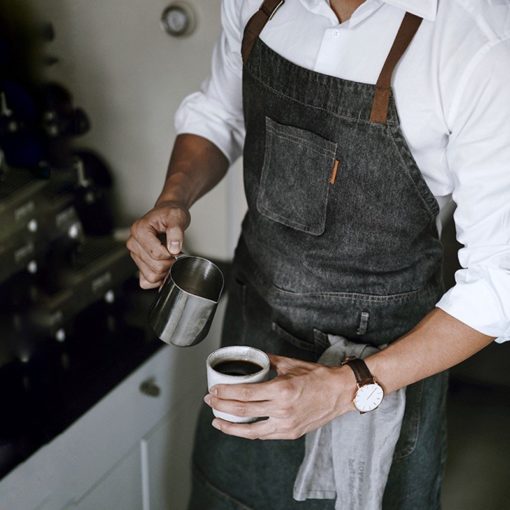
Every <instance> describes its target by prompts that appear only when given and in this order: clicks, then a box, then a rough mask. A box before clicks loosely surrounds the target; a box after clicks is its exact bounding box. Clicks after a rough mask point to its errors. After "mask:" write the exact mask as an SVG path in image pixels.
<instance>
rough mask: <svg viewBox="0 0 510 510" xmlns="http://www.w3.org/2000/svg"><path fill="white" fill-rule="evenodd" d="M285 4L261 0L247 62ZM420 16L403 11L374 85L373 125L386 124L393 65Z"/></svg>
mask: <svg viewBox="0 0 510 510" xmlns="http://www.w3.org/2000/svg"><path fill="white" fill-rule="evenodd" d="M284 3H285V0H264V2H263V3H262V5H261V6H260V9H259V10H258V11H257V12H256V13H255V14H254V15H253V16H252V17H251V18H250V20H249V21H248V23H247V25H246V27H245V29H244V36H243V43H242V47H241V54H242V57H243V62H244V63H246V62H247V60H248V57H249V56H250V53H251V50H252V48H253V45H254V44H255V41H256V40H257V39H258V37H259V35H260V33H261V32H262V30H263V29H264V27H265V26H266V24H267V22H268V21H269V20H270V19H271V18H272V17H273V16H274V15H275V13H276V11H277V10H278V9H279V8H280V7H281V6H282V5H283V4H284ZM422 21H423V20H422V18H419V17H418V16H415V15H414V14H411V13H409V12H406V14H405V16H404V19H403V20H402V23H401V25H400V28H399V30H398V32H397V35H396V37H395V40H394V41H393V45H392V47H391V49H390V52H389V53H388V56H387V57H386V61H385V62H384V65H383V68H382V70H381V74H380V75H379V78H378V79H377V83H376V85H375V93H374V101H373V103H372V112H371V114H370V121H371V122H374V123H376V124H386V120H387V118H388V109H389V104H390V96H391V77H392V75H393V71H394V69H395V66H396V65H397V64H398V62H399V60H400V58H401V57H402V55H403V54H404V53H405V51H406V50H407V48H408V46H409V44H411V41H412V40H413V37H414V35H415V34H416V32H417V31H418V28H420V24H421V22H422Z"/></svg>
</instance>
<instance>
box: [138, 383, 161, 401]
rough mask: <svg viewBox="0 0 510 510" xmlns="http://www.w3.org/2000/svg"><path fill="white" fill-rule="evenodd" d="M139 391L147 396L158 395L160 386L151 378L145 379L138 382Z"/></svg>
mask: <svg viewBox="0 0 510 510" xmlns="http://www.w3.org/2000/svg"><path fill="white" fill-rule="evenodd" d="M140 391H141V392H142V393H143V394H144V395H147V396H148V397H154V398H156V397H159V395H160V394H161V388H160V387H159V386H158V385H157V384H156V382H155V380H154V379H153V378H151V379H147V380H146V381H144V382H143V383H142V384H140Z"/></svg>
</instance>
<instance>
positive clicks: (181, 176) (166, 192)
mask: <svg viewBox="0 0 510 510" xmlns="http://www.w3.org/2000/svg"><path fill="white" fill-rule="evenodd" d="M191 189H192V185H191V183H190V179H189V177H188V176H187V175H186V174H185V173H184V172H173V173H171V174H170V175H169V176H168V177H167V179H166V181H165V186H164V188H163V191H162V192H161V194H160V195H159V197H158V199H157V200H156V203H155V207H158V206H160V205H161V204H163V203H167V202H168V203H173V204H176V205H179V206H180V207H182V208H183V209H186V210H189V208H190V207H191V205H192V204H193V199H192V195H191V192H190V190H191Z"/></svg>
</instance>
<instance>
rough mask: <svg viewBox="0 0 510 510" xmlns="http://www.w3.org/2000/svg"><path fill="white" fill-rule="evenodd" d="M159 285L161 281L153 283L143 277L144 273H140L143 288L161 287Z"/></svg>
mask: <svg viewBox="0 0 510 510" xmlns="http://www.w3.org/2000/svg"><path fill="white" fill-rule="evenodd" d="M159 285H160V284H159V283H151V282H149V281H147V280H146V279H145V278H144V277H143V275H142V273H140V287H141V288H142V289H145V290H148V289H155V288H157V287H159Z"/></svg>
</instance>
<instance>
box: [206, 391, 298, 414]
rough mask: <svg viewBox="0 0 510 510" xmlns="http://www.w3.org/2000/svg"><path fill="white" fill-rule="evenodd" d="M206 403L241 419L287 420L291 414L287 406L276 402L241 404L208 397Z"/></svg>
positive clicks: (236, 401)
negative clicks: (263, 417) (274, 417)
mask: <svg viewBox="0 0 510 510" xmlns="http://www.w3.org/2000/svg"><path fill="white" fill-rule="evenodd" d="M204 401H205V403H206V404H207V405H208V406H210V407H212V408H213V409H215V410H216V411H222V412H225V413H228V414H233V415H234V416H240V417H255V416H276V417H278V418H285V417H287V416H288V415H289V414H290V409H289V408H288V407H286V406H285V404H282V403H281V402H276V401H274V400H265V401H261V402H241V401H239V400H223V399H220V398H217V397H213V396H211V395H206V396H205V398H204Z"/></svg>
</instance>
